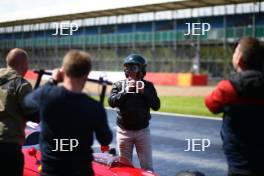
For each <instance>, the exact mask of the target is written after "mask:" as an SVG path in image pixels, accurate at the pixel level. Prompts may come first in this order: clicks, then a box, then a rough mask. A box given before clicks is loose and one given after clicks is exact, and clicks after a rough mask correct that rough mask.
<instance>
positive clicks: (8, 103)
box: [0, 48, 37, 176]
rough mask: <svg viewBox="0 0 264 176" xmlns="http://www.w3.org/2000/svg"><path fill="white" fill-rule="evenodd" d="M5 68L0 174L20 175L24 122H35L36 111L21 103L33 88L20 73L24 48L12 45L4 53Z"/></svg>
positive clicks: (1, 74)
mask: <svg viewBox="0 0 264 176" xmlns="http://www.w3.org/2000/svg"><path fill="white" fill-rule="evenodd" d="M6 65H7V67H6V68H1V69H0V168H1V169H0V175H2V173H8V175H12V176H22V175H23V165H24V157H23V154H22V152H21V147H22V145H23V143H24V141H25V133H24V130H25V126H26V124H25V123H26V121H28V120H32V121H37V119H36V118H35V117H36V116H37V112H36V111H35V110H33V109H26V108H25V107H24V106H23V99H24V97H25V96H26V95H27V94H28V93H30V92H31V91H32V87H31V84H30V83H29V82H28V81H26V80H25V79H24V78H23V76H24V75H25V74H26V72H27V69H28V55H27V53H26V51H24V50H22V49H19V48H15V49H12V50H11V51H10V52H9V53H8V54H7V56H6Z"/></svg>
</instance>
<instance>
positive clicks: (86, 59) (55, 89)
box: [25, 50, 112, 176]
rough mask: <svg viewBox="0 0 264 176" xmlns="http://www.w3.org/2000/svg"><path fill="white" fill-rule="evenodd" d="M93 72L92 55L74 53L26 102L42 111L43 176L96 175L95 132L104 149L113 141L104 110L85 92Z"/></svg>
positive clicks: (68, 55)
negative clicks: (94, 166)
mask: <svg viewBox="0 0 264 176" xmlns="http://www.w3.org/2000/svg"><path fill="white" fill-rule="evenodd" d="M90 70H91V59H90V56H89V54H88V53H86V52H83V51H78V50H71V51H69V52H68V53H67V54H66V55H65V57H64V59H63V64H62V68H61V69H55V70H54V71H53V73H52V77H51V79H50V80H49V82H48V83H47V84H46V85H44V86H43V87H41V88H39V89H38V90H36V91H34V92H32V93H31V94H29V95H28V96H27V97H26V99H25V104H26V106H28V107H31V108H32V107H34V106H35V107H37V108H39V109H40V119H41V122H42V126H41V132H40V150H41V152H42V159H41V164H42V173H41V175H42V176H49V175H52V176H93V175H94V174H93V170H92V166H91V161H92V159H93V157H92V149H91V146H92V144H93V133H95V136H96V138H97V140H98V141H99V143H100V144H101V145H103V146H107V145H109V144H110V142H111V140H112V133H111V131H110V129H109V126H108V124H107V118H106V113H105V110H104V107H103V106H102V104H101V103H99V102H97V101H95V100H93V99H92V98H90V97H89V96H87V95H86V94H84V93H82V89H83V87H84V85H85V82H86V79H87V76H88V74H89V72H90ZM59 82H62V86H56V84H57V83H59Z"/></svg>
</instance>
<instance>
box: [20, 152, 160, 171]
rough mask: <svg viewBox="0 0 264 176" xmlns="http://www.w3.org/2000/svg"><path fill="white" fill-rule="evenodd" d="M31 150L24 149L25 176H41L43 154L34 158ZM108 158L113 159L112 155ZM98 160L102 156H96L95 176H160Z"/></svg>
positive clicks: (117, 163)
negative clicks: (40, 167)
mask: <svg viewBox="0 0 264 176" xmlns="http://www.w3.org/2000/svg"><path fill="white" fill-rule="evenodd" d="M29 150H30V148H23V153H24V157H25V165H24V176H39V171H38V168H39V159H40V157H41V153H40V151H37V153H36V155H35V156H33V155H30V154H29ZM106 155H107V154H106ZM102 156H103V154H102ZM107 156H108V157H110V158H109V159H111V155H107ZM98 159H99V160H100V154H99V155H98V156H95V161H93V170H94V173H95V176H158V175H157V174H155V173H153V172H149V171H145V170H142V169H140V168H135V167H133V166H132V165H131V164H125V163H121V162H116V164H110V165H109V164H104V163H102V162H98V161H96V160H98ZM112 159H119V157H114V156H112Z"/></svg>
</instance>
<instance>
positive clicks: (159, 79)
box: [145, 72, 178, 85]
mask: <svg viewBox="0 0 264 176" xmlns="http://www.w3.org/2000/svg"><path fill="white" fill-rule="evenodd" d="M145 79H146V80H148V81H151V82H152V83H154V84H157V85H177V83H178V79H177V73H153V72H149V73H147V74H146V77H145Z"/></svg>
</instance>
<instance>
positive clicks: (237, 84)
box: [205, 71, 264, 173]
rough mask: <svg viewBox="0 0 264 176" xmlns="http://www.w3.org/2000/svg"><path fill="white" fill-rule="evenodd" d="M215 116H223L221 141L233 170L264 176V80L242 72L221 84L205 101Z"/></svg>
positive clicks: (263, 77) (260, 75)
mask: <svg viewBox="0 0 264 176" xmlns="http://www.w3.org/2000/svg"><path fill="white" fill-rule="evenodd" d="M205 104H206V105H207V107H208V108H209V109H210V110H211V111H212V112H213V113H219V112H223V113H224V118H223V124H222V130H221V137H222V139H223V146H224V151H225V154H226V157H227V160H228V165H229V167H230V169H231V170H245V171H249V172H252V173H263V171H262V168H263V158H264V150H263V149H264V140H263V134H264V128H263V124H264V76H263V74H262V73H260V72H257V71H242V72H240V73H236V74H234V75H232V76H231V78H230V79H229V80H223V81H221V82H220V83H219V84H218V86H217V87H216V89H215V90H214V91H213V92H212V94H210V95H209V96H207V97H206V100H205Z"/></svg>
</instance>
